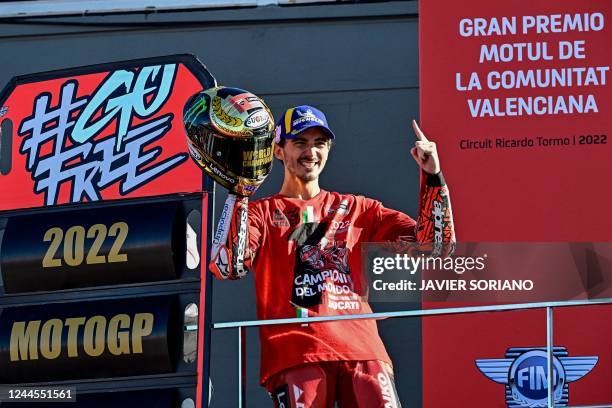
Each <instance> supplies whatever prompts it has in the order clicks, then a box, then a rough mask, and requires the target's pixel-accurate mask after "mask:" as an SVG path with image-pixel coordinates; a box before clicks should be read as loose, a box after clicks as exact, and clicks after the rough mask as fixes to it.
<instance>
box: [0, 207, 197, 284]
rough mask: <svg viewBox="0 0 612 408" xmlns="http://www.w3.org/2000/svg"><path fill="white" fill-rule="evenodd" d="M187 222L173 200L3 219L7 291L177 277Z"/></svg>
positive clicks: (0, 259) (0, 257)
mask: <svg viewBox="0 0 612 408" xmlns="http://www.w3.org/2000/svg"><path fill="white" fill-rule="evenodd" d="M185 225H186V224H185V217H184V215H182V211H181V208H180V206H179V204H178V203H177V202H165V203H155V204H150V203H147V204H146V205H124V206H111V207H103V208H94V209H88V210H77V211H58V212H53V213H46V214H38V215H27V216H17V217H11V218H8V219H7V220H6V229H5V232H4V236H3V238H2V246H1V249H0V251H1V252H0V265H1V269H2V278H3V281H4V287H5V292H6V293H8V294H12V293H22V292H33V291H43V290H58V289H70V288H80V287H89V286H98V285H111V284H112V285H117V284H125V283H137V282H152V281H160V280H170V279H176V278H177V276H178V274H179V273H180V269H181V268H182V264H183V263H184V259H185V228H186V227H185ZM177 271H178V272H177Z"/></svg>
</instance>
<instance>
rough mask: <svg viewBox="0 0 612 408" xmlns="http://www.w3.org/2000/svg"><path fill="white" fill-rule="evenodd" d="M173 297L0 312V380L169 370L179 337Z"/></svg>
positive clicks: (174, 359) (72, 378) (20, 381)
mask: <svg viewBox="0 0 612 408" xmlns="http://www.w3.org/2000/svg"><path fill="white" fill-rule="evenodd" d="M178 317H180V312H179V309H178V307H177V302H176V297H171V296H170V297H168V296H166V297H153V298H138V299H121V300H111V301H100V302H84V303H78V304H77V303H74V304H72V303H63V304H50V305H45V306H30V307H21V308H7V309H4V310H1V311H0V383H23V382H39V381H50V380H53V381H60V380H77V379H91V378H104V377H122V376H133V375H144V374H161V373H169V372H172V371H173V370H174V364H175V361H176V354H177V353H176V350H177V348H178V347H179V346H178V344H179V341H180V336H181V333H182V331H181V329H180V328H181V319H179V318H178Z"/></svg>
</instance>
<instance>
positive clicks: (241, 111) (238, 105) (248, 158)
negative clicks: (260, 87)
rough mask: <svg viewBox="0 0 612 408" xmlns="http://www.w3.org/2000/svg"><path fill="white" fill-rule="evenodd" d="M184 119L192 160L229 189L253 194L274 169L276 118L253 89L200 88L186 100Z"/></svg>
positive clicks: (234, 191) (243, 194) (247, 194)
mask: <svg viewBox="0 0 612 408" xmlns="http://www.w3.org/2000/svg"><path fill="white" fill-rule="evenodd" d="M183 124H184V126H185V130H186V133H187V146H188V148H189V154H190V155H191V157H192V159H193V160H194V161H195V162H196V163H197V164H198V166H200V167H201V168H202V169H203V170H204V171H205V172H206V173H207V174H208V175H209V176H210V177H212V178H213V179H214V180H215V181H216V182H218V183H219V184H221V185H222V186H223V187H225V188H227V189H228V190H230V191H231V192H233V193H236V194H238V195H241V196H246V197H248V196H251V195H252V194H253V193H254V192H255V190H257V187H259V185H260V184H261V183H262V182H263V181H264V179H265V178H266V176H267V175H268V174H269V173H270V171H271V170H272V161H273V160H272V159H273V153H272V152H273V142H274V136H275V135H274V128H275V126H274V118H273V117H272V113H271V112H270V109H269V108H268V107H267V106H266V104H265V103H264V101H263V100H261V99H260V98H259V97H257V96H255V95H253V94H252V93H250V92H249V91H245V90H244V89H239V88H230V87H224V86H218V87H215V88H210V89H207V90H205V91H202V92H200V93H197V94H195V95H193V96H192V97H191V98H190V99H189V100H188V101H187V103H186V104H185V108H184V109H183Z"/></svg>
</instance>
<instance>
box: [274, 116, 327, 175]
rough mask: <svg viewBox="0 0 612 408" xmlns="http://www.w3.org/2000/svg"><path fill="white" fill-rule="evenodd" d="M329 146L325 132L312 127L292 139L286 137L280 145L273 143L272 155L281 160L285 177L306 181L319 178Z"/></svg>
mask: <svg viewBox="0 0 612 408" xmlns="http://www.w3.org/2000/svg"><path fill="white" fill-rule="evenodd" d="M330 147H331V142H330V140H329V138H328V137H327V134H326V133H324V132H323V131H322V130H321V129H320V128H318V127H313V128H310V129H308V130H306V131H304V132H303V133H301V134H299V135H298V136H297V137H295V138H294V139H287V140H286V141H285V144H284V145H283V146H282V147H280V146H278V145H275V147H274V155H275V156H276V157H277V158H278V159H280V160H282V161H283V163H284V165H285V177H287V176H292V177H296V178H298V179H300V180H301V181H303V182H305V183H306V182H309V181H313V180H316V179H318V178H319V174H321V172H322V171H323V168H324V167H325V163H326V162H327V156H328V154H329V149H330Z"/></svg>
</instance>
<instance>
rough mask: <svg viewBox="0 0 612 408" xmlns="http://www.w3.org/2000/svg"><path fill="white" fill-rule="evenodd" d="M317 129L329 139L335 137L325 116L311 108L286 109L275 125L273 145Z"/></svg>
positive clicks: (303, 106)
mask: <svg viewBox="0 0 612 408" xmlns="http://www.w3.org/2000/svg"><path fill="white" fill-rule="evenodd" d="M313 127H318V128H321V130H322V131H323V132H324V133H325V134H326V135H327V136H328V137H329V138H330V139H334V138H335V137H336V136H335V135H334V132H332V131H331V129H330V128H329V125H328V124H327V118H326V117H325V114H324V113H323V112H321V111H320V110H318V109H317V108H315V107H313V106H308V105H300V106H296V107H294V108H290V109H287V111H286V112H285V114H284V115H283V117H282V118H281V119H280V120H279V121H278V123H277V124H276V137H275V138H274V142H275V143H280V142H281V141H283V140H285V139H293V138H296V137H297V136H298V135H299V134H300V133H302V132H304V131H306V130H307V129H310V128H313Z"/></svg>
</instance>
